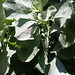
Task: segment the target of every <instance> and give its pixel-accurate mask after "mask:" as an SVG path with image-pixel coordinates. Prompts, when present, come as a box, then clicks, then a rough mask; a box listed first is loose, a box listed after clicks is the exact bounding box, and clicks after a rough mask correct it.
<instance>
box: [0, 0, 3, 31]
mask: <svg viewBox="0 0 75 75" xmlns="http://www.w3.org/2000/svg"><path fill="white" fill-rule="evenodd" d="M3 23H4V15H3V6H2V0H0V31H1V30H2V29H3Z"/></svg>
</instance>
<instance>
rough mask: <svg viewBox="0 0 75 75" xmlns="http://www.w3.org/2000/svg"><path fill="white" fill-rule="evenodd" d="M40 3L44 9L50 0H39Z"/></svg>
mask: <svg viewBox="0 0 75 75" xmlns="http://www.w3.org/2000/svg"><path fill="white" fill-rule="evenodd" d="M38 1H39V3H40V5H41V6H42V7H44V6H45V5H46V4H47V2H48V0H38Z"/></svg>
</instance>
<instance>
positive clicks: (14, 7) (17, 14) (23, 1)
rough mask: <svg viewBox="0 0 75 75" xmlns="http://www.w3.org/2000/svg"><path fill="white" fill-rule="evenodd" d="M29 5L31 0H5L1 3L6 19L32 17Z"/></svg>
mask: <svg viewBox="0 0 75 75" xmlns="http://www.w3.org/2000/svg"><path fill="white" fill-rule="evenodd" d="M31 6H32V2H31V0H19V1H18V0H13V1H12V0H8V1H7V2H5V3H3V7H4V8H5V12H6V16H7V19H17V20H18V19H19V18H27V19H29V18H30V19H33V13H32V10H31Z"/></svg>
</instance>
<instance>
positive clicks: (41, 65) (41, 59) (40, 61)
mask: <svg viewBox="0 0 75 75" xmlns="http://www.w3.org/2000/svg"><path fill="white" fill-rule="evenodd" d="M38 57H39V59H38V61H37V64H36V68H37V69H38V70H39V71H40V72H41V73H44V70H45V57H44V51H43V50H40V51H39V55H38Z"/></svg>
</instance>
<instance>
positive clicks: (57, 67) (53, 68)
mask: <svg viewBox="0 0 75 75" xmlns="http://www.w3.org/2000/svg"><path fill="white" fill-rule="evenodd" d="M48 75H70V74H69V73H68V72H67V71H66V69H65V67H64V66H63V64H62V63H61V61H60V60H59V59H58V58H54V59H53V60H52V61H51V62H50V69H49V73H48Z"/></svg>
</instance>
